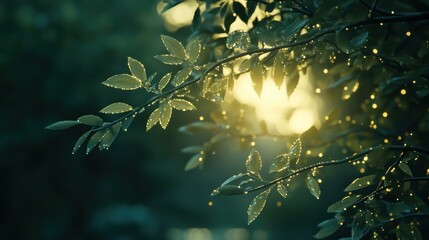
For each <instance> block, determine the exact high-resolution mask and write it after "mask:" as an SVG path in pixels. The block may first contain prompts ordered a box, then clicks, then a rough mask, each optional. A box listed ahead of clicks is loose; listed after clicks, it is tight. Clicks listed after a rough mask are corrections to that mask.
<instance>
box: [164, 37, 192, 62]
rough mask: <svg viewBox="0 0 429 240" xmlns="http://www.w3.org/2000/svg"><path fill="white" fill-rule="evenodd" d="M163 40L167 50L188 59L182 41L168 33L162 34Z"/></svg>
mask: <svg viewBox="0 0 429 240" xmlns="http://www.w3.org/2000/svg"><path fill="white" fill-rule="evenodd" d="M161 40H162V42H163V43H164V45H165V48H167V51H169V52H170V53H171V54H172V55H174V56H176V57H178V58H180V59H182V60H186V52H185V48H184V47H183V45H182V43H180V42H179V41H177V40H176V39H174V38H172V37H169V36H166V35H161Z"/></svg>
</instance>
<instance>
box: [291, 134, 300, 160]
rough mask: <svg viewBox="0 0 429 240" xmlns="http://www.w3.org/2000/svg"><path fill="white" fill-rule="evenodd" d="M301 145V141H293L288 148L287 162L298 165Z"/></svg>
mask: <svg viewBox="0 0 429 240" xmlns="http://www.w3.org/2000/svg"><path fill="white" fill-rule="evenodd" d="M301 152H302V144H301V139H299V138H298V139H297V140H295V142H293V143H292V145H291V146H290V148H289V162H292V163H295V164H298V163H299V159H300V157H301Z"/></svg>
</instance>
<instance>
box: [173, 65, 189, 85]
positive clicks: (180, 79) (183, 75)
mask: <svg viewBox="0 0 429 240" xmlns="http://www.w3.org/2000/svg"><path fill="white" fill-rule="evenodd" d="M191 73H192V68H191V67H186V68H184V69H181V70H180V71H179V72H177V74H176V76H174V78H173V81H171V84H172V85H173V86H175V87H177V86H179V85H181V84H182V83H184V82H185V81H186V79H188V77H189V76H191Z"/></svg>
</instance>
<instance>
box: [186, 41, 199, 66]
mask: <svg viewBox="0 0 429 240" xmlns="http://www.w3.org/2000/svg"><path fill="white" fill-rule="evenodd" d="M186 51H187V52H188V56H189V63H190V64H191V65H194V64H195V63H196V62H197V60H198V57H199V56H200V53H201V44H200V41H198V39H197V38H194V39H193V40H192V41H191V42H190V43H189V44H188V45H187V46H186Z"/></svg>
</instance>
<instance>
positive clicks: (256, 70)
mask: <svg viewBox="0 0 429 240" xmlns="http://www.w3.org/2000/svg"><path fill="white" fill-rule="evenodd" d="M252 59H253V60H252V67H251V68H250V77H251V78H252V83H253V89H255V92H256V93H257V94H258V96H261V93H262V86H263V84H264V69H263V66H262V63H261V61H259V59H258V57H254V58H252Z"/></svg>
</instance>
